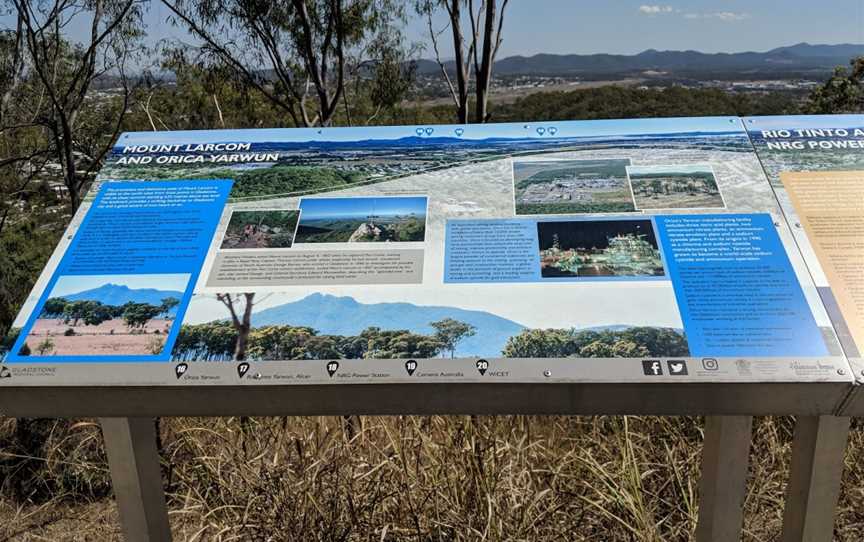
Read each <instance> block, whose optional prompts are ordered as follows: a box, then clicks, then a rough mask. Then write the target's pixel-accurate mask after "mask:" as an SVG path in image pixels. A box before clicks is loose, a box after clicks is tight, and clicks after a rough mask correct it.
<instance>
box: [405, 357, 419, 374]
mask: <svg viewBox="0 0 864 542" xmlns="http://www.w3.org/2000/svg"><path fill="white" fill-rule="evenodd" d="M405 370H406V371H408V376H413V375H414V371H416V370H417V362H416V361H414V360H413V359H409V360H408V361H406V362H405Z"/></svg>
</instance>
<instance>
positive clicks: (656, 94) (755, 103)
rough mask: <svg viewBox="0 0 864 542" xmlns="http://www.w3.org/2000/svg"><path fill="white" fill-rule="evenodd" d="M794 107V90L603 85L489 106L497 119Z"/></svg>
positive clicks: (785, 110)
mask: <svg viewBox="0 0 864 542" xmlns="http://www.w3.org/2000/svg"><path fill="white" fill-rule="evenodd" d="M797 110H798V104H797V99H796V97H795V96H794V95H790V94H782V93H769V94H764V95H754V94H741V93H729V92H723V91H722V90H715V89H710V90H701V89H687V88H683V87H669V88H664V89H640V88H633V87H619V86H604V87H598V88H592V89H584V90H574V91H570V92H538V93H535V94H530V95H528V96H525V97H524V98H519V99H518V100H516V101H514V102H512V103H510V104H500V105H498V106H496V107H494V108H493V111H492V115H493V118H494V120H495V121H496V122H529V121H538V120H580V119H618V118H642V117H691V116H693V117H696V116H707V115H780V114H789V113H795V112H797Z"/></svg>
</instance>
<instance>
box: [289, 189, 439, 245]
mask: <svg viewBox="0 0 864 542" xmlns="http://www.w3.org/2000/svg"><path fill="white" fill-rule="evenodd" d="M426 204H427V200H426V196H392V197H391V196H386V197H345V198H303V199H302V200H301V201H300V211H301V215H300V224H299V226H298V227H297V235H296V236H295V239H294V240H295V242H296V243H388V242H389V243H394V242H395V243H400V242H401V243H405V242H422V241H424V240H425V238H426Z"/></svg>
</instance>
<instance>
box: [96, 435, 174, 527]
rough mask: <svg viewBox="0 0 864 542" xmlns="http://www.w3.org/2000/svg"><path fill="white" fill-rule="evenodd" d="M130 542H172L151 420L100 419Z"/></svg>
mask: <svg viewBox="0 0 864 542" xmlns="http://www.w3.org/2000/svg"><path fill="white" fill-rule="evenodd" d="M99 422H100V424H101V425H102V435H103V437H104V439H105V450H106V451H107V453H108V464H109V467H110V469H111V482H112V485H113V486H114V496H115V498H116V499H117V507H118V508H119V509H120V523H121V524H122V526H123V535H124V538H125V540H126V541H127V542H170V540H171V529H170V527H169V524H168V509H167V507H166V505H165V494H164V493H163V490H162V471H161V470H160V467H159V454H158V452H157V450H156V430H155V426H154V423H153V419H152V418H100V419H99Z"/></svg>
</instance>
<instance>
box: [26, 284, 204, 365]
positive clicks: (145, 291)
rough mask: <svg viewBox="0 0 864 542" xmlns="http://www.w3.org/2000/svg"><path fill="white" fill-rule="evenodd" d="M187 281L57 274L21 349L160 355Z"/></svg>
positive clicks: (52, 352) (30, 352)
mask: <svg viewBox="0 0 864 542" xmlns="http://www.w3.org/2000/svg"><path fill="white" fill-rule="evenodd" d="M188 282H189V275H188V274H179V275H118V276H110V277H109V276H102V275H99V276H70V275H67V276H62V277H60V278H59V279H58V280H57V283H56V284H55V286H54V288H53V289H52V291H51V294H50V296H49V297H48V299H47V300H46V301H45V303H44V305H43V306H42V311H41V312H40V313H39V316H38V317H37V318H36V321H35V322H34V324H33V327H31V328H30V331H29V333H28V335H27V339H26V342H25V343H24V345H23V346H22V348H21V350H20V353H21V354H22V355H32V356H108V355H156V354H161V353H162V351H163V350H164V348H165V340H166V338H167V335H168V333H169V332H170V331H171V326H173V325H174V320H175V317H176V316H177V308H178V306H179V304H180V300H181V299H182V298H183V292H184V290H185V289H186V285H187V283H188Z"/></svg>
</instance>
